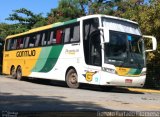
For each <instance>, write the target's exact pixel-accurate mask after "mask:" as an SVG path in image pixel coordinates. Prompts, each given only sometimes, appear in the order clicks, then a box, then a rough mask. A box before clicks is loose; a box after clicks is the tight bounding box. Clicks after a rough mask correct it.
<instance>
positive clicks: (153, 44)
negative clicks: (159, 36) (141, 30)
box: [143, 35, 157, 52]
mask: <svg viewBox="0 0 160 117" xmlns="http://www.w3.org/2000/svg"><path fill="white" fill-rule="evenodd" d="M143 38H147V39H152V49H148V50H146V52H151V51H155V50H156V49H157V40H156V38H155V37H154V36H148V35H143Z"/></svg>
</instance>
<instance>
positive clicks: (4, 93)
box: [0, 76, 160, 115]
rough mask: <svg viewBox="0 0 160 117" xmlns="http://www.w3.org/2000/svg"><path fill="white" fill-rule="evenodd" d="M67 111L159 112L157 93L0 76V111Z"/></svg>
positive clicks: (159, 101) (158, 96)
mask: <svg viewBox="0 0 160 117" xmlns="http://www.w3.org/2000/svg"><path fill="white" fill-rule="evenodd" d="M68 111H69V112H93V111H94V112H110V111H134V112H135V111H136V112H140V111H160V93H142V92H136V91H129V90H127V89H124V88H115V89H113V90H112V91H111V92H107V91H102V90H101V89H100V88H99V87H96V86H88V85H83V86H82V88H80V89H70V88H67V87H66V85H65V83H63V82H55V81H52V82H50V81H49V80H38V79H25V80H24V81H18V80H16V79H11V78H9V77H8V76H0V112H2V113H6V112H14V114H16V113H15V112H68ZM159 115H160V114H159Z"/></svg>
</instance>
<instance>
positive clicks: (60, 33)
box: [56, 29, 63, 44]
mask: <svg viewBox="0 0 160 117" xmlns="http://www.w3.org/2000/svg"><path fill="white" fill-rule="evenodd" d="M62 36H63V30H62V29H58V30H57V31H56V44H60V43H61V42H62Z"/></svg>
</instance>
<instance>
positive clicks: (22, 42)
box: [17, 37, 24, 49]
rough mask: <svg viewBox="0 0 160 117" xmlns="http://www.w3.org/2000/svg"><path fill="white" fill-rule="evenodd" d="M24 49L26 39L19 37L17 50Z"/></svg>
mask: <svg viewBox="0 0 160 117" xmlns="http://www.w3.org/2000/svg"><path fill="white" fill-rule="evenodd" d="M23 47H24V38H22V37H19V38H18V39H17V49H22V48H23Z"/></svg>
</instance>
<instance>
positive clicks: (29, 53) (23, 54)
mask: <svg viewBox="0 0 160 117" xmlns="http://www.w3.org/2000/svg"><path fill="white" fill-rule="evenodd" d="M35 55H36V51H35V50H30V51H29V50H26V51H18V52H17V53H16V57H26V56H35Z"/></svg>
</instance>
